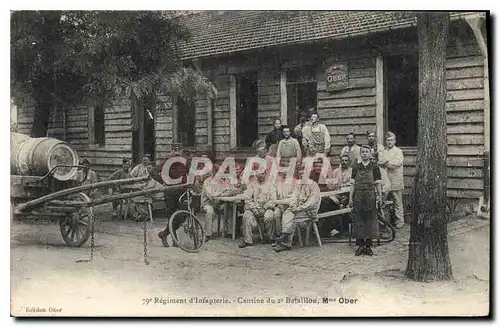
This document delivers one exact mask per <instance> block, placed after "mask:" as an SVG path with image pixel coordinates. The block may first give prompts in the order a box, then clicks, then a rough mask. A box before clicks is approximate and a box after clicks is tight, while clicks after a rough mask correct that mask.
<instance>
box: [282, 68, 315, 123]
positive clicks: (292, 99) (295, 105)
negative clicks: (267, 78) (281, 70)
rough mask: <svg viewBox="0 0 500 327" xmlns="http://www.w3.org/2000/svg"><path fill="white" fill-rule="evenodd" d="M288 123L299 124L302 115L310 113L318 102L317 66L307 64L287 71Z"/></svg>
mask: <svg viewBox="0 0 500 327" xmlns="http://www.w3.org/2000/svg"><path fill="white" fill-rule="evenodd" d="M286 84H287V85H286V95H287V124H288V126H290V127H291V128H293V127H294V126H296V125H298V124H299V122H300V118H301V117H306V116H308V115H309V114H310V112H309V111H310V109H311V108H315V107H316V105H317V103H318V86H317V70H316V66H305V67H300V68H296V69H292V70H288V71H287V76H286Z"/></svg>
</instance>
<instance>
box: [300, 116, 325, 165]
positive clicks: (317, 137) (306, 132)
mask: <svg viewBox="0 0 500 327" xmlns="http://www.w3.org/2000/svg"><path fill="white" fill-rule="evenodd" d="M302 137H303V139H302V143H303V145H304V149H307V151H308V155H311V154H310V152H314V153H322V154H324V155H325V156H326V155H328V153H329V152H330V145H331V139H330V132H329V131H328V128H326V126H325V125H323V124H320V123H319V115H318V114H317V113H313V114H312V115H311V125H310V126H304V128H303V129H302Z"/></svg>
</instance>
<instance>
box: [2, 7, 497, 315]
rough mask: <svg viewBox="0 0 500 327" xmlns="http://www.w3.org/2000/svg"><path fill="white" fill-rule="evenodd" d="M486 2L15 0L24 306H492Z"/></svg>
mask: <svg viewBox="0 0 500 327" xmlns="http://www.w3.org/2000/svg"><path fill="white" fill-rule="evenodd" d="M489 24H490V13H489V12H487V11H476V12H474V11H440V12H430V11H424V12H412V11H264V10H260V11H259V10H255V11H249V10H211V11H208V10H196V11H172V10H170V11H169V10H165V11H92V10H90V11H60V10H54V11H12V12H11V15H10V28H11V30H10V38H11V39H10V48H11V51H10V54H11V58H10V59H11V78H10V81H11V84H10V86H11V107H10V110H11V111H10V116H11V120H10V126H11V128H10V204H11V230H10V235H11V237H10V245H11V249H10V251H11V258H10V278H11V294H10V297H11V308H10V312H11V315H12V316H14V317H47V316H52V317H68V316H80V317H81V316H86V317H89V316H91V317H110V316H114V317H186V316H187V317H189V316H197V317H200V316H203V317H220V316H223V317H262V316H269V317H271V316H272V317H290V316H293V317H361V316H362V317H375V316H382V317H398V316H411V317H422V316H463V317H466V316H467V317H468V316H474V317H487V316H489V315H490V312H491V307H490V306H491V304H490V293H491V289H490V283H491V280H490V251H491V249H490V235H491V229H490V195H491V188H490V186H491V182H490V175H491V174H490V153H491V149H490V138H491V136H490V130H491V128H490V118H491V113H490V73H491V64H490V63H491V58H489V54H490V53H491V52H490V51H488V50H489V45H490V44H489V42H488V37H490V35H489V33H490V29H489V26H490V25H489Z"/></svg>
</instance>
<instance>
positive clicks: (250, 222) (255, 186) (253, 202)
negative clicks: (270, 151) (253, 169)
mask: <svg viewBox="0 0 500 327" xmlns="http://www.w3.org/2000/svg"><path fill="white" fill-rule="evenodd" d="M265 179H266V174H265V173H264V172H262V173H258V174H257V175H256V181H255V182H254V183H251V184H249V185H248V189H247V190H246V191H245V212H244V213H243V223H242V232H243V240H242V241H241V243H240V244H239V245H238V247H240V248H244V247H247V246H252V245H253V229H254V228H255V227H257V224H258V223H264V229H265V231H264V233H265V235H264V240H263V243H270V242H271V241H272V239H273V238H274V228H275V222H274V219H275V217H274V207H275V203H274V201H275V200H276V189H275V187H274V185H273V184H272V183H270V182H266V181H265Z"/></svg>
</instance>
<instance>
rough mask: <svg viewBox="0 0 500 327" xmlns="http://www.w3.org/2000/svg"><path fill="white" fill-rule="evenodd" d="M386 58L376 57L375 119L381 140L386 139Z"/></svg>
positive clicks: (378, 136)
mask: <svg viewBox="0 0 500 327" xmlns="http://www.w3.org/2000/svg"><path fill="white" fill-rule="evenodd" d="M384 84H385V83H384V58H383V57H382V56H378V57H377V59H376V70H375V93H376V109H375V119H376V123H377V126H376V133H377V138H378V140H379V141H382V142H383V140H384V128H385V126H384V114H385V110H384V107H385V99H384V94H385V93H384V88H385V85H384Z"/></svg>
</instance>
